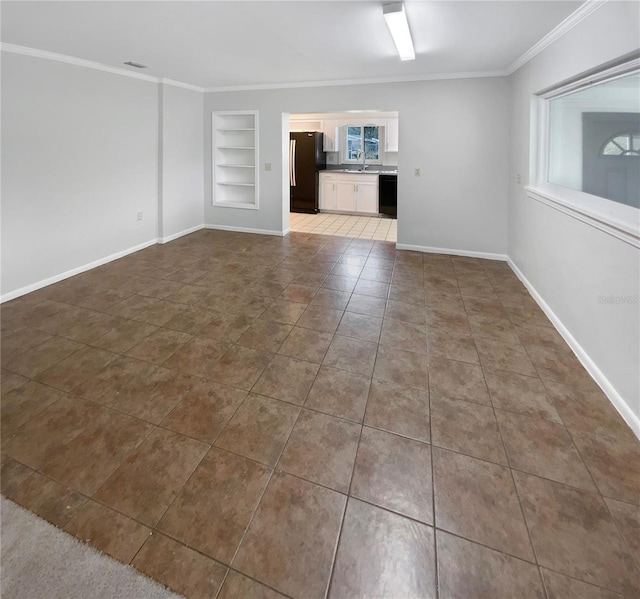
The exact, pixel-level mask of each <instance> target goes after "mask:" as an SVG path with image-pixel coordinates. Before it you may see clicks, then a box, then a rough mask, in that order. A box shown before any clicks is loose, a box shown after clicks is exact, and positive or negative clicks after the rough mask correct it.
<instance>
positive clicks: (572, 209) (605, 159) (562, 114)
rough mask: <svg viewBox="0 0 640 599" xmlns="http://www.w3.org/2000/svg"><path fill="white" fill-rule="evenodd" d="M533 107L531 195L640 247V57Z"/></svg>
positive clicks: (560, 89)
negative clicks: (533, 132) (534, 132)
mask: <svg viewBox="0 0 640 599" xmlns="http://www.w3.org/2000/svg"><path fill="white" fill-rule="evenodd" d="M612 64H613V66H611V65H612ZM532 106H533V112H532V119H533V124H534V126H535V129H534V130H535V131H536V134H534V135H532V138H531V139H532V149H531V152H532V153H531V156H532V162H531V175H530V185H528V186H527V187H526V190H527V195H528V196H529V197H530V198H532V199H534V200H538V201H541V202H542V203H545V204H547V205H549V206H551V207H553V208H556V209H558V210H560V211H562V212H564V213H566V214H569V215H571V216H573V217H575V218H577V219H578V220H582V221H584V222H588V223H589V224H591V225H593V226H595V227H597V228H600V229H602V230H603V231H606V232H608V233H610V234H612V235H614V236H616V237H618V238H620V239H623V240H625V241H627V242H629V243H631V244H632V245H635V246H636V247H640V52H639V53H635V54H634V55H633V56H632V57H623V58H622V59H620V61H619V62H617V63H610V64H609V65H607V66H606V67H603V68H602V69H601V70H594V71H591V72H589V73H588V74H585V75H584V76H582V77H576V78H575V79H573V80H571V81H568V82H565V83H563V84H559V85H558V86H556V87H554V88H551V89H548V90H545V91H543V92H540V94H539V95H537V96H534V98H533V104H532Z"/></svg>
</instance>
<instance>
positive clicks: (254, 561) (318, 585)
mask: <svg viewBox="0 0 640 599" xmlns="http://www.w3.org/2000/svg"><path fill="white" fill-rule="evenodd" d="M345 503H346V497H345V496H344V495H341V494H340V493H336V492H335V491H330V490H329V489H326V488H324V487H320V486H318V485H314V484H313V483H310V482H307V481H304V480H302V479H299V478H296V477H294V476H290V475H288V474H283V473H276V474H274V475H273V477H272V478H271V481H270V482H269V485H268V487H267V490H266V491H265V493H264V496H263V498H262V501H261V502H260V505H259V506H258V509H257V511H256V514H255V517H254V518H253V521H252V522H251V525H250V526H249V529H248V531H247V534H246V535H245V537H244V539H243V541H242V544H241V545H240V549H239V550H238V554H237V555H236V557H235V559H234V560H233V566H234V568H236V569H237V570H240V572H243V573H245V574H247V575H248V576H251V577H252V578H256V579H257V580H259V581H260V582H263V583H265V584H267V585H269V586H270V587H273V588H274V589H277V590H279V591H281V592H282V593H285V594H287V595H290V596H294V597H302V596H304V597H308V598H309V599H312V598H314V597H318V598H322V597H324V596H325V593H326V590H327V585H328V584H329V576H330V574H331V563H332V561H333V555H334V551H335V546H336V542H337V540H338V533H339V531H340V524H341V522H342V515H343V512H344V507H345ZM310 539H312V541H311V542H310Z"/></svg>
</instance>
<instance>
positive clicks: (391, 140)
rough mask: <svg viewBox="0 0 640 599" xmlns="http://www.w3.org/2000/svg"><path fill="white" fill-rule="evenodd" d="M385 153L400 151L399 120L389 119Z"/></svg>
mask: <svg viewBox="0 0 640 599" xmlns="http://www.w3.org/2000/svg"><path fill="white" fill-rule="evenodd" d="M384 134H385V144H384V146H385V148H384V149H385V151H386V152H397V151H398V119H397V117H396V118H391V119H387V123H386V128H385V132H384Z"/></svg>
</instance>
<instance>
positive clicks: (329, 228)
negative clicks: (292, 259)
mask: <svg viewBox="0 0 640 599" xmlns="http://www.w3.org/2000/svg"><path fill="white" fill-rule="evenodd" d="M286 116H288V124H289V129H288V132H287V133H288V134H287V135H286V138H285V135H284V129H285V122H284V121H285V115H283V138H285V139H286V144H287V168H288V172H287V183H288V184H289V187H288V190H287V189H285V187H286V186H285V185H283V213H286V214H283V220H285V222H286V221H288V227H285V229H286V228H288V229H289V230H290V231H292V232H299V233H308V234H314V235H315V234H317V235H333V236H338V237H348V238H359V239H368V240H376V241H389V242H393V243H395V242H397V231H398V226H397V225H398V221H397V177H398V157H399V156H398V154H399V152H398V150H399V148H398V123H399V114H398V112H397V111H378V110H352V111H344V112H332V113H328V112H327V113H290V114H288V115H286ZM307 137H309V140H307V139H306V138H307ZM302 138H304V139H302ZM303 141H310V142H313V143H309V144H303V143H302V142H303ZM283 143H284V139H283ZM307 145H308V146H309V147H310V148H311V149H312V150H314V151H311V150H310V151H309V152H307V154H309V156H307V155H306V154H305V153H304V152H303V150H304V149H305V147H306V146H307ZM318 146H319V147H320V150H321V152H320V154H318V151H317V150H318ZM283 155H284V151H283ZM284 170H285V169H284V168H283V172H284ZM287 191H288V192H289V193H288V194H287ZM287 195H288V197H286V196H287ZM303 196H304V197H303Z"/></svg>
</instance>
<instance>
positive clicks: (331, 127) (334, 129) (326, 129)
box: [322, 120, 340, 152]
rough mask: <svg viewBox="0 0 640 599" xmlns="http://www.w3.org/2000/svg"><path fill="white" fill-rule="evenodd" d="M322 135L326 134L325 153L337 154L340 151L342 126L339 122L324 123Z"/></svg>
mask: <svg viewBox="0 0 640 599" xmlns="http://www.w3.org/2000/svg"><path fill="white" fill-rule="evenodd" d="M322 133H324V138H323V139H324V148H323V149H324V151H325V152H337V151H338V150H339V149H340V126H339V123H338V121H334V120H325V121H323V122H322Z"/></svg>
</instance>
